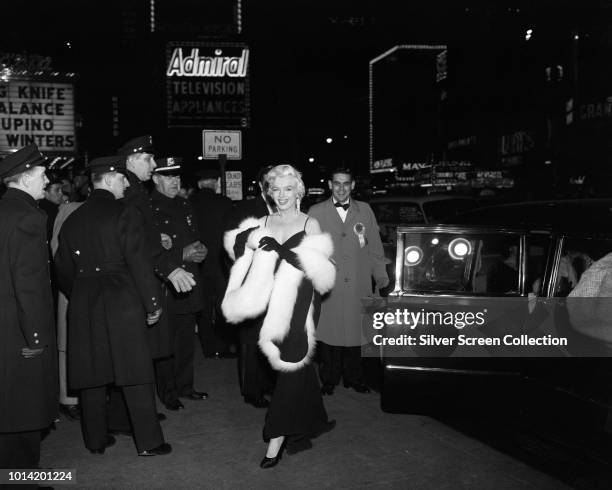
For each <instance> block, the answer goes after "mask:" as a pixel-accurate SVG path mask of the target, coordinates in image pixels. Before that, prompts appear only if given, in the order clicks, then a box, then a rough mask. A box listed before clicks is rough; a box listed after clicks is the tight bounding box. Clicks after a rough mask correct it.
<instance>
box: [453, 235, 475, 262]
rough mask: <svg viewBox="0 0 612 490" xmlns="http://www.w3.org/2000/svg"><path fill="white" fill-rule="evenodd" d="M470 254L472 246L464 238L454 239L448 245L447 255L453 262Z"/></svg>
mask: <svg viewBox="0 0 612 490" xmlns="http://www.w3.org/2000/svg"><path fill="white" fill-rule="evenodd" d="M471 253H472V244H471V243H470V242H469V240H466V239H465V238H455V239H454V240H452V241H451V242H450V243H449V244H448V254H449V255H450V256H451V258H453V259H455V260H462V259H463V258H465V257H466V256H467V255H470V254H471Z"/></svg>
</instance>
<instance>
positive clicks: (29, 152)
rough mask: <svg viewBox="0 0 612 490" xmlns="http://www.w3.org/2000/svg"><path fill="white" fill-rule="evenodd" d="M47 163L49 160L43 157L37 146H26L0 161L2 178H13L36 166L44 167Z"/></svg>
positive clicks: (0, 175)
mask: <svg viewBox="0 0 612 490" xmlns="http://www.w3.org/2000/svg"><path fill="white" fill-rule="evenodd" d="M46 163H47V158H46V157H45V156H43V154H42V153H41V152H40V150H39V149H38V146H36V145H35V144H31V145H28V146H24V147H23V148H21V149H20V150H17V151H16V152H14V153H11V154H10V155H8V156H7V157H5V158H4V159H3V160H2V161H0V178H6V177H12V176H13V175H17V174H20V173H22V172H26V171H28V170H30V169H31V168H33V167H36V166H39V167H44V166H45V164H46Z"/></svg>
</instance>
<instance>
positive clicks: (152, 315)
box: [147, 308, 162, 325]
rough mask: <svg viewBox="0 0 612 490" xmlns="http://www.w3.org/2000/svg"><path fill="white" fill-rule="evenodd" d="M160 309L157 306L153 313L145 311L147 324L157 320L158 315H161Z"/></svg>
mask: <svg viewBox="0 0 612 490" xmlns="http://www.w3.org/2000/svg"><path fill="white" fill-rule="evenodd" d="M161 312H162V309H161V308H158V309H157V310H155V311H154V312H153V313H147V325H153V324H154V323H157V322H158V321H159V317H160V316H161Z"/></svg>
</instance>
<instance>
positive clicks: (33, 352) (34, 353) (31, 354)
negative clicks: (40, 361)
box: [21, 347, 45, 359]
mask: <svg viewBox="0 0 612 490" xmlns="http://www.w3.org/2000/svg"><path fill="white" fill-rule="evenodd" d="M44 350H45V348H44V347H41V348H40V349H30V348H29V347H24V348H23V349H21V355H22V356H23V357H25V358H26V359H34V358H35V357H38V356H40V355H41V354H42V353H43V351H44Z"/></svg>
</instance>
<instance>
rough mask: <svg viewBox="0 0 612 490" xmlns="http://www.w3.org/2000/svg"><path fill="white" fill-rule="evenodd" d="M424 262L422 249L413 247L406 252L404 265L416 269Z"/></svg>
mask: <svg viewBox="0 0 612 490" xmlns="http://www.w3.org/2000/svg"><path fill="white" fill-rule="evenodd" d="M422 260H423V251H422V250H421V248H420V247H417V246H416V245H412V246H410V247H408V248H406V249H405V250H404V263H405V264H406V265H407V266H410V267H414V266H415V265H419V264H420V263H421V261H422Z"/></svg>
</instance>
